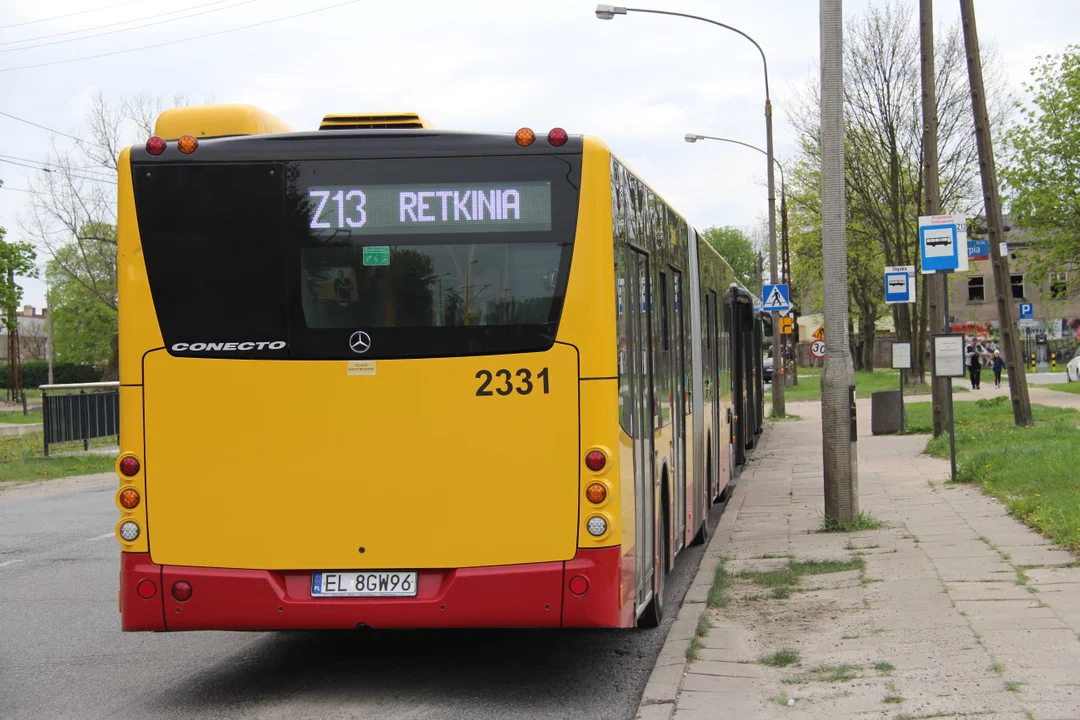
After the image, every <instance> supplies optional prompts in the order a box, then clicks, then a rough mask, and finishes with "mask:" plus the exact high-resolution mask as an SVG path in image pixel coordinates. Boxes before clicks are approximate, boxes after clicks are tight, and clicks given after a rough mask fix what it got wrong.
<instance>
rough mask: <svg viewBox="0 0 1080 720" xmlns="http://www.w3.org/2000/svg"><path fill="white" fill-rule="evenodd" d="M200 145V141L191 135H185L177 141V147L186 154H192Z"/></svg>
mask: <svg viewBox="0 0 1080 720" xmlns="http://www.w3.org/2000/svg"><path fill="white" fill-rule="evenodd" d="M197 147H199V141H198V140H196V139H195V138H194V137H192V136H191V135H185V136H184V137H182V138H180V139H179V140H177V142H176V149H177V150H179V151H180V152H182V153H184V154H185V155H190V154H191V153H193V152H195V149H196V148H197Z"/></svg>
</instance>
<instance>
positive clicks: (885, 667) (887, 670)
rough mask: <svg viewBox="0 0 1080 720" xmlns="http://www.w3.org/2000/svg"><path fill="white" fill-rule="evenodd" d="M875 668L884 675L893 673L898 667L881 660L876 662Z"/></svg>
mask: <svg viewBox="0 0 1080 720" xmlns="http://www.w3.org/2000/svg"><path fill="white" fill-rule="evenodd" d="M874 669H875V670H877V671H878V672H879V673H881V674H882V675H892V671H893V670H895V669H896V666H894V665H893V664H892V663H887V662H879V663H875V664H874Z"/></svg>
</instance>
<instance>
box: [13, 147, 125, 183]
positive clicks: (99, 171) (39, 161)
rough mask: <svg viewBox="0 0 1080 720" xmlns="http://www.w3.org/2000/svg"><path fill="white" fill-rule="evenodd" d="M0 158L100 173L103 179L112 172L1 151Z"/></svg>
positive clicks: (94, 173)
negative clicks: (69, 165) (70, 166)
mask: <svg viewBox="0 0 1080 720" xmlns="http://www.w3.org/2000/svg"><path fill="white" fill-rule="evenodd" d="M0 159H4V160H19V161H21V162H24V163H33V164H34V165H35V167H36V166H37V165H47V166H50V167H54V168H58V169H61V170H75V171H76V172H81V173H87V174H90V175H102V176H103V179H111V178H112V177H113V173H111V172H108V171H105V170H98V169H97V168H94V167H76V168H68V167H67V166H66V165H62V164H60V163H55V162H51V161H49V160H34V159H33V158H24V157H19V156H18V155H5V154H3V153H0Z"/></svg>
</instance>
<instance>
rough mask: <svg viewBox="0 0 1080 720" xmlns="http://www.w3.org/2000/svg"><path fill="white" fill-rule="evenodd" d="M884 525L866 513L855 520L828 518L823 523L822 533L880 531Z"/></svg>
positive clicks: (862, 513) (860, 514)
mask: <svg viewBox="0 0 1080 720" xmlns="http://www.w3.org/2000/svg"><path fill="white" fill-rule="evenodd" d="M882 527H884V523H882V522H881V521H880V520H878V519H876V518H874V517H873V516H871V515H868V514H866V513H864V512H861V513H859V517H857V518H856V519H854V520H837V519H836V518H831V517H827V518H825V519H824V520H822V521H821V532H844V533H848V532H861V531H862V530H880V529H881V528H882Z"/></svg>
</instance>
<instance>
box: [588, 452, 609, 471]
mask: <svg viewBox="0 0 1080 720" xmlns="http://www.w3.org/2000/svg"><path fill="white" fill-rule="evenodd" d="M606 465H607V456H606V455H604V453H602V452H601V451H599V450H590V451H589V452H588V453H586V454H585V467H587V468H589V469H590V470H592V471H593V472H600V471H601V470H603V469H604V467H605V466H606Z"/></svg>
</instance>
